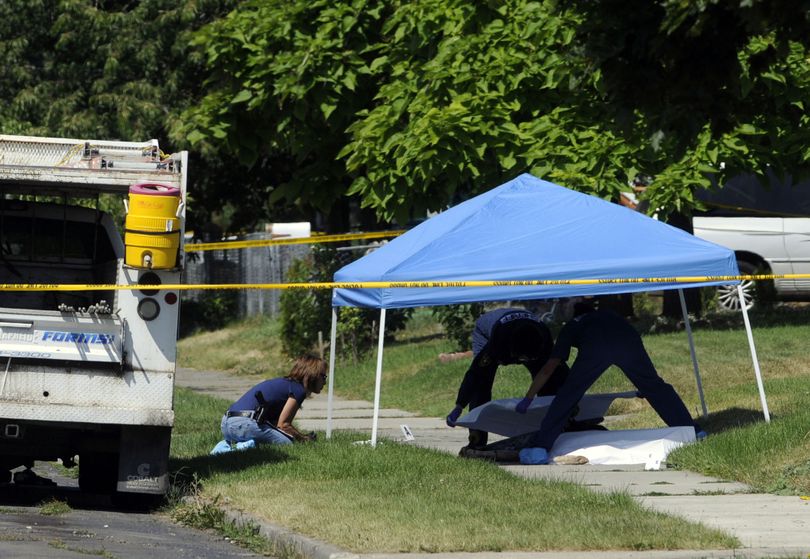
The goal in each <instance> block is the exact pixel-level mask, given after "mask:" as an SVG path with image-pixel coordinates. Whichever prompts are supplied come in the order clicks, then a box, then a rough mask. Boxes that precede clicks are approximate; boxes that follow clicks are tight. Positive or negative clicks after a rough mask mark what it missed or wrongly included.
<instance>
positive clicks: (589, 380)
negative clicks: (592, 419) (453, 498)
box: [515, 303, 705, 464]
mask: <svg viewBox="0 0 810 559" xmlns="http://www.w3.org/2000/svg"><path fill="white" fill-rule="evenodd" d="M572 346H573V347H576V348H577V349H578V353H577V357H576V359H575V360H574V364H573V365H572V366H571V371H570V373H569V375H568V378H567V379H566V381H565V382H564V383H563V385H562V386H561V387H560V388H559V390H558V391H557V395H556V396H555V397H554V400H553V401H552V402H551V405H550V406H549V408H548V412H547V413H546V415H545V417H544V418H543V421H542V423H541V425H540V431H538V432H537V433H536V434H535V435H534V436H533V437H532V438H531V439H530V442H529V447H530V448H524V449H523V450H522V451H521V454H520V459H521V462H522V463H524V464H544V463H546V462H547V461H548V451H549V450H551V447H552V446H553V445H554V441H555V440H556V439H557V437H558V436H559V435H560V433H562V431H563V429H564V428H565V425H566V423H567V421H568V418H569V417H570V415H571V413H572V411H573V409H574V406H576V405H577V404H578V403H579V401H580V399H582V396H584V395H585V392H586V391H587V390H588V388H590V387H591V385H592V384H593V383H594V382H596V380H597V379H598V378H599V377H600V376H601V375H602V373H604V372H605V371H606V370H607V368H608V367H610V366H611V365H616V366H618V367H619V368H620V369H621V370H622V372H624V374H625V376H626V377H627V378H628V379H629V380H630V382H632V383H633V384H634V385H635V387H636V388H637V389H638V391H639V394H640V395H641V396H642V397H643V398H646V399H647V401H648V402H649V403H650V405H651V406H652V407H653V409H654V410H655V411H656V412H657V413H658V415H659V416H660V417H661V419H663V420H664V423H666V424H667V425H669V426H670V427H676V426H689V427H694V428H695V432H696V433H697V435H698V438H702V436H705V432H703V431H702V430H701V428H700V426H698V425H697V424H696V423H695V422H694V421H693V420H692V416H691V415H690V414H689V410H687V409H686V406H685V405H684V403H683V401H682V400H681V398H680V396H678V393H677V392H675V389H674V388H672V386H671V385H670V384H667V383H666V382H664V380H663V379H662V378H661V377H660V376H659V375H658V372H657V371H656V370H655V366H654V365H653V363H652V361H651V360H650V356H649V355H648V354H647V350H646V349H644V344H643V343H642V341H641V336H639V335H638V332H636V330H635V329H634V328H633V326H632V325H630V323H629V322H627V321H626V320H625V319H624V318H622V317H621V316H619V315H618V314H616V313H614V312H612V311H607V310H605V311H600V310H595V309H594V308H593V307H592V306H590V305H588V304H585V303H578V304H577V305H576V308H575V311H574V318H573V319H572V320H571V321H569V322H568V323H567V324H566V325H565V326H564V327H563V329H562V330H561V331H560V334H559V335H558V336H557V342H556V343H555V344H554V349H553V350H552V351H551V357H550V358H549V360H548V361H547V362H546V364H545V365H543V368H542V369H541V370H540V373H539V374H538V375H537V376H535V377H534V380H533V381H532V384H531V386H530V387H529V390H528V391H527V392H526V397H525V398H523V400H521V401H520V403H518V404H517V406H516V408H515V410H516V411H517V412H519V413H526V410H527V409H528V407H529V404H531V402H532V399H533V398H534V395H535V394H536V393H537V391H538V390H540V389H542V388H543V386H544V385H545V383H546V382H547V381H548V379H549V378H551V376H552V373H553V371H555V370H556V368H557V367H558V366H559V365H560V363H564V362H566V361H567V360H568V357H569V356H570V353H571V347H572ZM701 435H702V436H701Z"/></svg>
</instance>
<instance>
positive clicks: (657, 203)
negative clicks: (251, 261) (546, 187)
mask: <svg viewBox="0 0 810 559" xmlns="http://www.w3.org/2000/svg"><path fill="white" fill-rule="evenodd" d="M808 14H810V1H808V0H800V1H798V2H797V1H791V2H788V1H787V0H745V1H744V2H737V1H734V2H732V1H731V0H703V1H701V2H690V1H686V0H654V1H649V0H622V1H619V0H601V1H594V0H573V1H572V2H558V1H555V0H488V1H486V2H469V1H468V0H465V1H462V0H412V1H407V2H406V1H402V0H347V1H346V2H328V1H327V0H310V1H307V2H300V1H289V0H287V1H283V0H246V1H241V2H236V1H235V0H143V1H141V2H129V1H126V2H125V1H121V0H97V1H96V2H92V3H88V2H85V1H83V0H59V1H57V0H30V1H29V2H25V3H9V2H6V3H0V48H1V49H2V52H3V58H4V63H3V64H2V65H0V99H2V100H3V103H0V129H2V132H3V133H26V134H39V135H50V136H87V137H97V138H100V139H103V138H120V139H137V138H143V139H145V138H148V137H157V138H159V139H161V141H162V142H163V143H164V144H173V147H174V148H177V149H182V148H185V147H186V146H187V145H190V146H191V148H192V152H193V153H194V154H195V157H197V158H198V159H197V160H196V161H195V162H194V163H195V167H194V170H193V175H192V179H193V180H194V182H195V190H194V192H195V196H196V198H197V201H196V202H197V203H196V204H195V205H193V206H191V207H193V208H195V211H198V210H199V209H200V208H201V207H202V208H203V209H204V211H205V213H206V215H210V214H212V213H216V212H220V213H227V214H228V220H227V221H229V223H230V224H231V225H235V226H240V225H250V224H252V223H255V222H256V221H259V220H261V219H266V218H267V217H268V216H269V215H271V214H272V213H273V212H278V211H283V212H287V211H297V212H299V213H306V212H310V211H312V210H313V209H317V210H320V211H321V212H324V213H325V214H329V213H333V214H334V213H336V212H344V211H345V207H346V204H347V200H357V201H358V202H359V203H360V204H362V206H363V207H365V208H367V209H369V210H372V211H373V212H375V214H376V216H377V218H378V219H380V220H381V221H389V220H391V219H394V218H395V219H397V220H398V221H399V222H400V223H404V222H406V221H407V220H408V219H409V218H411V217H421V216H423V215H424V213H425V212H426V211H428V210H439V209H442V208H444V207H446V206H448V205H450V204H453V203H455V202H457V201H459V200H462V199H465V198H468V197H470V196H472V195H475V194H477V193H479V192H481V191H483V190H486V189H488V188H491V187H492V186H494V185H496V184H499V183H501V182H503V181H505V180H508V179H510V178H512V177H514V176H516V175H517V174H519V173H522V172H525V171H529V172H532V173H534V174H536V175H538V176H541V177H543V178H545V179H548V180H551V181H554V182H558V183H560V184H563V185H565V186H569V187H572V188H575V189H578V190H581V191H585V192H589V193H593V194H596V195H599V196H602V197H604V198H614V199H615V198H616V197H617V195H618V192H619V191H621V190H625V189H626V188H627V185H628V183H631V182H633V181H634V180H635V179H637V178H639V177H650V178H651V181H652V182H651V187H650V188H648V189H647V192H646V196H647V197H648V198H649V200H650V205H651V207H653V208H661V209H663V212H664V213H667V212H687V213H688V211H689V210H690V209H691V208H692V207H693V205H694V204H695V202H694V197H693V193H694V190H695V189H696V188H704V187H708V186H710V184H712V180H713V179H714V180H716V181H717V182H722V181H723V180H724V177H725V176H726V175H730V174H736V173H737V172H739V171H747V172H755V173H764V172H765V170H766V169H767V168H768V167H770V168H771V169H772V170H775V171H777V174H784V173H789V174H792V175H793V176H794V178H795V177H797V176H801V175H804V174H806V171H807V169H808V160H809V159H810V148H809V147H808V145H809V143H808V141H807V140H808V118H809V117H808V116H807V111H805V104H806V103H807V99H808V98H810V97H809V96H808V94H809V93H810V62H808V60H810V53H809V52H808V46H807V40H806V37H808V36H810V23H809V22H808V17H809V16H808ZM167 138H170V139H171V141H169V142H167V141H166V140H167ZM644 182H647V181H646V180H645V181H644ZM226 206H227V207H229V209H227V210H223V208H224V207H226ZM292 206H297V207H298V210H290V208H291V207H292Z"/></svg>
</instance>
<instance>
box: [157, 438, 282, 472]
mask: <svg viewBox="0 0 810 559" xmlns="http://www.w3.org/2000/svg"><path fill="white" fill-rule="evenodd" d="M290 460H297V458H294V457H292V456H290V455H289V454H287V453H286V452H284V451H282V450H279V449H278V447H274V446H272V445H263V446H260V447H258V448H255V449H250V450H243V451H233V452H229V453H227V454H218V455H216V456H211V455H210V454H205V455H202V456H192V457H190V458H172V459H171V460H170V462H169V469H170V470H171V471H172V472H174V475H175V476H178V477H191V476H193V475H194V474H196V475H197V477H198V478H200V479H206V478H208V477H211V476H212V475H214V474H218V473H231V472H238V471H241V470H246V469H248V468H252V467H254V466H264V465H267V464H279V463H282V462H287V461H290Z"/></svg>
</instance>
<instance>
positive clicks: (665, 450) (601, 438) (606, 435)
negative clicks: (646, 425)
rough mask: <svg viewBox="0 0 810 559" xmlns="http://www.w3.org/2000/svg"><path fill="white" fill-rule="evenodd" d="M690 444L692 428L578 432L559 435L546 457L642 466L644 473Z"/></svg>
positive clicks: (693, 436)
mask: <svg viewBox="0 0 810 559" xmlns="http://www.w3.org/2000/svg"><path fill="white" fill-rule="evenodd" d="M694 441H695V430H694V429H693V428H692V427H664V428H662V429H633V430H627V431H578V432H575V433H563V434H562V435H560V436H559V437H558V438H557V441H556V442H555V443H554V447H553V448H552V449H551V452H550V453H549V454H550V457H551V458H552V459H554V458H556V457H557V456H564V455H566V454H571V455H575V456H584V457H585V458H587V459H588V463H590V464H605V465H617V464H644V469H645V470H659V469H661V464H662V463H664V462H665V461H666V458H667V455H668V454H669V453H670V452H672V451H673V450H675V449H676V448H678V447H679V446H683V445H684V444H686V443H690V442H694Z"/></svg>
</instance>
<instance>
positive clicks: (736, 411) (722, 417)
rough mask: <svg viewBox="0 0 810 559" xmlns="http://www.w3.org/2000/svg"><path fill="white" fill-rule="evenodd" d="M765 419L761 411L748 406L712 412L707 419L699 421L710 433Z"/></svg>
mask: <svg viewBox="0 0 810 559" xmlns="http://www.w3.org/2000/svg"><path fill="white" fill-rule="evenodd" d="M764 420H765V418H764V417H763V415H762V412H761V411H758V410H752V409H746V408H729V409H726V410H721V411H718V412H714V413H710V414H709V417H708V418H707V419H701V420H699V423H700V425H701V426H702V427H703V428H704V429H706V430H707V431H708V432H709V433H721V432H723V431H727V430H729V429H736V428H738V427H745V426H746V425H751V424H753V423H759V422H761V421H764Z"/></svg>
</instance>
